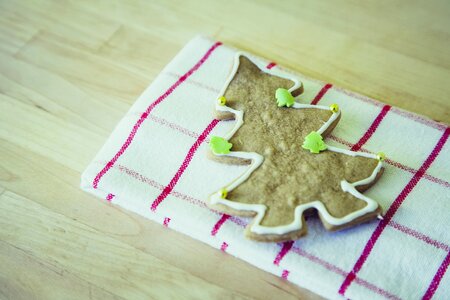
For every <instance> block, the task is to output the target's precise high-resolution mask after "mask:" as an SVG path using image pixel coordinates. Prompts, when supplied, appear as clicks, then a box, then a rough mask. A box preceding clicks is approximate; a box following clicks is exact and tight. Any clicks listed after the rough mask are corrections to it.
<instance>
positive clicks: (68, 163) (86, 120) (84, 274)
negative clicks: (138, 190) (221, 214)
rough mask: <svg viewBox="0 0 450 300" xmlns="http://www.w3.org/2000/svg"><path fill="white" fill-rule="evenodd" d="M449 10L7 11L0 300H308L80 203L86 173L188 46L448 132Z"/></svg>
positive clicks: (140, 7)
mask: <svg viewBox="0 0 450 300" xmlns="http://www.w3.org/2000/svg"><path fill="white" fill-rule="evenodd" d="M449 3H450V2H449V1H447V0H443V1H424V2H422V1H421V2H419V1H410V0H403V1H293V0H292V1H267V0H264V1H248V2H243V1H229V0H227V1H222V2H213V1H161V2H159V3H158V2H156V3H151V2H149V1H123V2H120V1H106V0H105V1H96V2H93V1H87V0H85V1H73V2H70V1H29V2H26V1H7V0H3V1H1V2H0V298H2V299H35V298H37V299H85V298H93V299H116V298H118V299H124V298H127V299H148V298H170V297H172V298H181V297H183V298H196V299H199V298H258V299H275V298H278V299H280V298H284V299H293V298H296V297H301V298H305V299H309V298H317V296H314V295H313V294H312V293H310V292H308V291H305V290H302V289H300V288H298V287H296V286H294V285H292V284H290V283H288V282H286V281H283V280H282V279H280V278H277V277H275V276H272V275H270V274H267V273H265V272H263V271H260V270H258V269H256V268H254V267H252V266H250V265H248V264H246V263H244V262H242V261H239V260H237V259H235V258H233V257H231V256H229V255H226V254H223V253H221V252H220V251H217V250H214V249H212V248H210V247H208V246H206V245H203V244H202V243H200V242H197V241H195V240H192V239H190V238H187V237H185V236H183V235H180V234H178V233H175V232H173V231H171V230H169V229H165V228H163V227H162V226H161V225H158V224H154V223H152V222H150V221H146V220H144V219H143V218H141V217H138V216H136V215H134V214H132V213H129V212H126V211H123V210H121V209H119V208H116V207H114V206H112V205H109V204H107V203H105V202H104V201H101V200H98V199H95V198H94V197H92V196H90V195H88V194H86V193H83V192H82V191H80V190H79V188H78V185H79V180H80V173H81V172H82V171H83V169H84V168H85V167H86V165H87V164H88V163H89V161H90V160H91V159H92V157H93V156H94V154H95V153H96V151H97V150H98V149H99V148H100V146H101V145H102V144H103V143H104V141H105V139H106V138H107V136H108V135H109V133H110V132H111V130H112V129H113V128H114V125H115V124H116V123H117V122H118V121H119V119H120V118H121V117H122V116H123V115H124V113H125V112H126V111H127V109H128V108H129V107H130V105H131V104H132V103H133V102H134V100H135V99H136V98H137V97H138V96H139V94H140V93H141V92H142V91H143V90H144V88H145V87H146V86H147V85H148V84H149V83H150V82H151V81H152V80H153V79H154V78H155V76H156V75H157V74H158V73H159V72H160V70H161V69H162V68H163V66H164V65H165V64H167V63H168V62H169V61H170V59H171V58H172V57H173V56H174V55H175V54H176V53H177V52H178V51H179V49H180V48H181V47H182V46H183V45H184V44H185V43H186V42H187V41H188V40H189V39H190V38H192V37H193V36H194V35H196V34H197V33H203V34H207V35H211V36H213V37H214V38H216V39H219V40H221V41H223V42H225V43H229V44H231V45H234V46H236V47H239V48H243V49H245V50H249V51H252V52H254V53H256V54H258V55H261V56H265V57H268V58H271V59H274V60H276V61H277V62H278V63H280V64H282V65H285V66H288V67H290V68H293V69H295V70H297V71H300V72H302V73H304V74H306V75H309V76H312V77H316V78H319V79H322V80H324V81H328V82H331V83H333V84H336V85H340V86H342V87H346V88H350V89H352V90H354V91H357V92H360V93H363V94H365V95H368V96H371V97H374V98H377V99H379V100H381V101H384V102H386V103H389V104H392V105H396V106H399V107H402V108H405V109H408V110H411V111H413V112H418V113H421V114H424V115H426V116H428V117H430V118H433V119H435V120H439V121H442V122H446V123H449V122H450V115H449V108H450V101H449V98H448V97H449V96H450V76H449V74H450V71H449V70H450V55H449V51H450V18H449V12H450V5H449ZM393 129H394V128H393Z"/></svg>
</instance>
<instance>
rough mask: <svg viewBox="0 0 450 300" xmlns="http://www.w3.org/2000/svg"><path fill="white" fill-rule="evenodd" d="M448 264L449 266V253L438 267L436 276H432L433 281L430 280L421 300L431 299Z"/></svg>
mask: <svg viewBox="0 0 450 300" xmlns="http://www.w3.org/2000/svg"><path fill="white" fill-rule="evenodd" d="M449 264H450V252H449V253H448V254H447V256H446V257H445V259H444V261H443V262H442V264H441V265H440V266H439V269H438V270H437V272H436V274H435V275H434V277H433V280H431V283H430V285H429V286H428V289H427V291H426V292H425V294H424V295H423V298H422V299H423V300H429V299H431V298H433V295H434V293H435V292H436V290H437V288H438V287H439V284H440V283H441V280H442V277H444V275H445V272H446V271H447V269H448V265H449Z"/></svg>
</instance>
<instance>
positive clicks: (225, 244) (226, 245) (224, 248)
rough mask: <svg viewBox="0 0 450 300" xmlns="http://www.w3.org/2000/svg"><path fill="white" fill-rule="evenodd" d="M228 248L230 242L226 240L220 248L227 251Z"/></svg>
mask: <svg viewBox="0 0 450 300" xmlns="http://www.w3.org/2000/svg"><path fill="white" fill-rule="evenodd" d="M227 248H228V244H227V243H226V242H223V243H222V246H220V250H222V251H223V252H226V251H227Z"/></svg>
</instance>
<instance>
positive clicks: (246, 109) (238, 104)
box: [209, 54, 383, 241]
mask: <svg viewBox="0 0 450 300" xmlns="http://www.w3.org/2000/svg"><path fill="white" fill-rule="evenodd" d="M302 92H303V87H302V84H301V83H300V82H299V81H298V80H296V79H295V78H287V77H286V75H282V74H277V71H274V70H264V68H263V67H261V68H260V67H258V66H257V65H256V64H255V63H254V62H252V60H250V59H249V58H248V57H247V56H244V55H243V54H237V56H236V59H235V65H234V69H233V70H232V74H231V76H230V77H229V80H228V81H227V83H226V85H225V87H224V89H223V91H222V93H221V95H222V96H221V97H220V98H219V99H218V102H217V104H216V115H217V116H216V117H217V118H218V119H222V120H223V119H234V120H235V121H236V125H235V127H234V128H233V130H232V131H231V132H230V133H229V134H228V135H227V136H224V137H213V138H212V139H211V143H210V148H211V153H210V154H211V155H210V157H211V158H213V159H215V160H217V161H219V162H223V163H230V164H248V165H249V168H248V169H247V170H246V171H245V172H244V173H243V174H242V175H241V176H240V177H238V178H236V179H235V180H234V181H233V182H230V183H228V184H227V185H226V186H224V187H223V188H222V189H221V190H219V191H217V192H215V193H214V194H212V195H211V196H210V198H209V205H210V206H211V207H212V208H214V209H216V210H220V211H222V212H224V213H227V214H231V215H238V216H254V219H253V221H252V222H251V223H250V224H249V225H248V226H247V229H246V235H247V237H249V238H251V239H254V240H259V241H286V240H295V239H297V238H299V237H301V236H303V235H305V234H306V232H307V227H306V224H305V220H304V215H305V213H306V214H307V213H310V212H313V211H317V212H318V215H319V217H320V219H321V221H322V223H323V224H324V226H325V228H327V229H328V230H337V229H341V228H344V227H348V226H351V225H354V224H358V223H361V222H364V221H367V220H370V219H373V218H376V217H377V215H379V214H380V212H381V208H380V206H379V205H378V203H376V202H375V201H373V200H372V199H370V198H368V197H366V196H364V195H363V194H362V193H363V192H364V191H365V190H366V189H367V188H369V187H370V186H371V185H372V184H373V183H374V182H375V181H376V180H377V179H378V178H379V176H381V174H382V171H383V169H382V156H381V155H378V156H377V155H372V154H367V153H360V152H352V151H348V150H344V149H340V148H336V147H332V146H329V145H326V143H325V142H324V138H325V137H326V136H327V135H328V134H329V133H330V132H331V131H332V130H333V129H334V127H335V126H336V125H337V123H338V121H339V119H340V117H341V112H340V111H339V108H338V107H337V105H332V106H331V107H325V106H313V105H309V104H300V103H298V102H295V101H294V97H295V96H297V95H299V94H301V93H302Z"/></svg>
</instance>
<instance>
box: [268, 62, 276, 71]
mask: <svg viewBox="0 0 450 300" xmlns="http://www.w3.org/2000/svg"><path fill="white" fill-rule="evenodd" d="M276 65H277V63H276V62H273V61H272V62H270V63H268V64H267V66H266V68H267V69H269V70H270V69H272V68H273V67H275V66H276Z"/></svg>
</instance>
